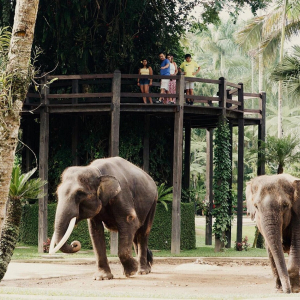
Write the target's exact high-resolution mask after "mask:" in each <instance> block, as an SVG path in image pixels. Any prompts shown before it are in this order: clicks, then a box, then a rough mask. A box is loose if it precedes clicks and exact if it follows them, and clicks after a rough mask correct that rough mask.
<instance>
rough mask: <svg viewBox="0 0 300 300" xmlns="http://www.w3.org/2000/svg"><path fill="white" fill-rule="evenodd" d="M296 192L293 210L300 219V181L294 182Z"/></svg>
mask: <svg viewBox="0 0 300 300" xmlns="http://www.w3.org/2000/svg"><path fill="white" fill-rule="evenodd" d="M293 187H294V189H295V191H294V201H293V206H292V209H293V211H294V212H295V213H296V214H297V216H298V217H300V180H295V181H294V182H293Z"/></svg>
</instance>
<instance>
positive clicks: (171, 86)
mask: <svg viewBox="0 0 300 300" xmlns="http://www.w3.org/2000/svg"><path fill="white" fill-rule="evenodd" d="M167 59H168V60H169V61H170V75H176V74H177V73H178V69H177V64H176V62H175V61H174V58H173V56H172V55H171V54H168V55H167ZM169 94H176V79H171V80H170V82H169ZM167 103H168V104H175V103H176V98H168V102H167Z"/></svg>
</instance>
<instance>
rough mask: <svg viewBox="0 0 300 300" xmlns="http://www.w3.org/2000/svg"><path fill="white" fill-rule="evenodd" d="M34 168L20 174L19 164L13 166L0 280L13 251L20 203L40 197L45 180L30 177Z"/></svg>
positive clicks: (1, 243) (0, 245)
mask: <svg viewBox="0 0 300 300" xmlns="http://www.w3.org/2000/svg"><path fill="white" fill-rule="evenodd" d="M35 171H36V168H34V169H33V170H31V171H29V172H28V173H26V174H21V170H20V167H19V166H14V167H13V171H12V178H11V182H10V189H9V200H8V206H7V214H6V219H5V223H4V226H3V230H2V236H1V240H0V280H2V278H3V277H4V275H5V273H6V270H7V266H8V264H9V263H10V260H11V257H12V255H13V251H14V249H15V246H16V243H17V241H18V237H19V227H20V222H21V216H22V203H24V201H25V200H26V199H36V198H39V197H42V195H41V188H42V187H43V186H44V185H45V184H46V181H43V180H41V179H40V178H37V179H30V177H31V176H32V175H33V174H34V172H35Z"/></svg>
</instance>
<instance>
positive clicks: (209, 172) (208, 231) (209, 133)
mask: <svg viewBox="0 0 300 300" xmlns="http://www.w3.org/2000/svg"><path fill="white" fill-rule="evenodd" d="M205 185H206V196H205V197H206V199H208V203H209V204H208V213H207V215H206V222H205V223H206V226H205V245H212V214H211V213H212V210H213V129H212V128H210V129H206V184H205Z"/></svg>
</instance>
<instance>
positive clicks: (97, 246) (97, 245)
mask: <svg viewBox="0 0 300 300" xmlns="http://www.w3.org/2000/svg"><path fill="white" fill-rule="evenodd" d="M88 225H89V232H90V236H91V240H92V244H93V249H94V253H95V256H96V264H97V268H98V270H97V272H96V273H95V274H94V276H93V279H95V280H103V279H112V278H113V274H112V273H111V270H110V267H109V265H108V260H107V256H106V245H105V235H104V227H103V224H102V221H101V220H97V218H96V217H95V218H94V219H91V220H90V219H89V220H88Z"/></svg>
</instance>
